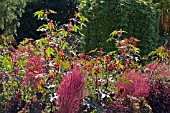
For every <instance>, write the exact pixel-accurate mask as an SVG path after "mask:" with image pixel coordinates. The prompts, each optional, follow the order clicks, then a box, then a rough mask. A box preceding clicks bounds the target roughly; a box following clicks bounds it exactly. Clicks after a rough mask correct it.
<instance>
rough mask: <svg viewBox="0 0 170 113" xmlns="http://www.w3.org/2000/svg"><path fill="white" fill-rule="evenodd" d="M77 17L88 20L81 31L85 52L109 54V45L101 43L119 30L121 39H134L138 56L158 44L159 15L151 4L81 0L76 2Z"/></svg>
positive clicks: (128, 0)
mask: <svg viewBox="0 0 170 113" xmlns="http://www.w3.org/2000/svg"><path fill="white" fill-rule="evenodd" d="M79 11H80V13H82V14H83V15H84V16H85V17H87V18H88V19H89V23H87V27H86V28H85V29H84V34H85V39H84V40H85V46H84V49H85V50H86V51H89V50H91V49H95V48H96V47H102V48H104V50H106V51H110V50H113V48H114V47H113V46H112V43H105V41H106V40H107V38H109V35H110V33H111V32H112V31H113V30H115V29H120V28H122V29H123V30H124V31H127V32H128V34H126V35H125V36H126V37H127V36H128V37H129V36H134V37H137V38H138V39H139V40H141V42H140V43H139V45H138V47H139V48H140V49H141V50H142V52H141V54H143V55H144V54H146V53H149V52H150V51H151V50H153V49H154V48H155V47H156V46H157V44H158V42H159V13H158V11H157V10H156V9H155V8H154V5H153V4H152V3H147V2H142V1H139V0H122V1H119V0H112V1H110V0H105V1H101V0H95V1H94V0H84V1H81V2H80V7H79Z"/></svg>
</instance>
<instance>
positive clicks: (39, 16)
mask: <svg viewBox="0 0 170 113" xmlns="http://www.w3.org/2000/svg"><path fill="white" fill-rule="evenodd" d="M43 15H44V10H40V11H36V12H35V13H34V17H35V16H38V19H40V18H41V17H43Z"/></svg>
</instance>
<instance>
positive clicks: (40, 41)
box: [35, 39, 44, 47]
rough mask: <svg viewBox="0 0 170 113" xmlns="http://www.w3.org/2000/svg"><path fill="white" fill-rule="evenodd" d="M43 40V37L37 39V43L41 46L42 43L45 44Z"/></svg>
mask: <svg viewBox="0 0 170 113" xmlns="http://www.w3.org/2000/svg"><path fill="white" fill-rule="evenodd" d="M43 42H44V40H43V39H39V40H36V43H35V44H36V45H39V46H40V47H42V45H43Z"/></svg>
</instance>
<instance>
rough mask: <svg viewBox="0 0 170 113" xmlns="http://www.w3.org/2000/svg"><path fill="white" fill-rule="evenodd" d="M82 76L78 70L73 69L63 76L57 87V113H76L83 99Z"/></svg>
mask: <svg viewBox="0 0 170 113" xmlns="http://www.w3.org/2000/svg"><path fill="white" fill-rule="evenodd" d="M84 84H85V82H84V74H83V73H81V72H80V69H74V70H72V71H71V72H69V73H68V74H67V75H66V76H64V78H63V80H62V81H61V83H60V84H59V86H58V90H57V92H56V93H57V95H58V100H57V101H56V104H57V106H59V107H60V109H59V111H58V112H57V113H77V112H78V110H79V108H80V103H81V100H82V97H83V90H84Z"/></svg>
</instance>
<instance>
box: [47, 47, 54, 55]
mask: <svg viewBox="0 0 170 113" xmlns="http://www.w3.org/2000/svg"><path fill="white" fill-rule="evenodd" d="M45 52H46V54H47V56H48V57H49V56H50V55H54V50H53V49H52V48H50V47H48V48H47V49H46V50H45Z"/></svg>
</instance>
